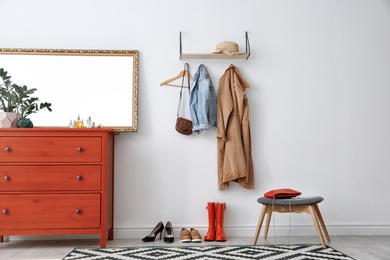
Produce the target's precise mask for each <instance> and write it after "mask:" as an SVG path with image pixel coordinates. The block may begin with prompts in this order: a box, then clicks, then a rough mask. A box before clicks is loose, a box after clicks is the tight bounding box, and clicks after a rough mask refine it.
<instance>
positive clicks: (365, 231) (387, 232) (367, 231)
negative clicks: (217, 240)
mask: <svg viewBox="0 0 390 260" xmlns="http://www.w3.org/2000/svg"><path fill="white" fill-rule="evenodd" d="M188 228H190V227H188ZM194 228H196V229H197V230H198V231H199V233H200V234H201V235H204V234H206V232H207V228H205V227H194ZM180 229H181V228H174V232H175V236H179V234H180ZM327 230H328V233H329V235H330V236H390V225H330V226H327ZM224 231H225V234H226V236H230V237H253V236H254V235H255V232H256V227H254V226H251V227H225V228H224ZM150 232H151V229H148V230H146V229H140V228H119V229H115V232H114V233H115V237H116V238H122V239H126V238H142V237H144V236H146V235H148V234H149V233H150ZM263 232H264V227H263V228H262V229H261V232H260V235H262V234H263ZM268 232H269V233H268V235H269V236H273V235H274V232H275V236H288V235H289V233H290V235H291V236H317V232H316V229H315V227H314V225H313V226H309V225H307V226H306V225H305V226H291V231H290V230H289V227H288V226H277V227H275V230H274V228H273V226H270V229H269V231H268Z"/></svg>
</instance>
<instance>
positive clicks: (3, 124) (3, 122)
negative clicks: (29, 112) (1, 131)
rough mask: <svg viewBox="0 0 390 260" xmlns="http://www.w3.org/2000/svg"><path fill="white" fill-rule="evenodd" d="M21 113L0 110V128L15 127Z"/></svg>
mask: <svg viewBox="0 0 390 260" xmlns="http://www.w3.org/2000/svg"><path fill="white" fill-rule="evenodd" d="M20 118H21V114H19V113H15V112H0V128H15V127H17V124H18V122H19V120H20Z"/></svg>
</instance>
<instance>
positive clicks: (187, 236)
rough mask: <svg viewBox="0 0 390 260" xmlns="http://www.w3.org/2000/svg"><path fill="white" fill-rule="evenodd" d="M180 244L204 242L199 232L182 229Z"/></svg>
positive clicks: (193, 229)
mask: <svg viewBox="0 0 390 260" xmlns="http://www.w3.org/2000/svg"><path fill="white" fill-rule="evenodd" d="M180 242H181V243H190V242H192V243H200V242H202V236H201V235H200V234H199V232H198V230H196V229H195V228H191V229H190V230H188V229H186V228H182V229H181V231H180Z"/></svg>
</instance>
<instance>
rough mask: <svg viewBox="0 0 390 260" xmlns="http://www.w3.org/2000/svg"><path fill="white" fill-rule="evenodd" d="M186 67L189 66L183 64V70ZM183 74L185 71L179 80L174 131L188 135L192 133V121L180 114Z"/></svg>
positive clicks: (186, 68)
mask: <svg viewBox="0 0 390 260" xmlns="http://www.w3.org/2000/svg"><path fill="white" fill-rule="evenodd" d="M188 68H189V66H188V63H186V64H184V70H188ZM184 74H185V73H183V79H182V81H181V89H180V97H179V105H178V107H177V118H176V125H175V129H176V131H178V132H179V133H181V134H183V135H190V134H192V121H191V120H189V119H186V118H184V117H181V116H180V107H181V99H182V95H183V87H184ZM187 78H188V77H187ZM188 93H190V78H188Z"/></svg>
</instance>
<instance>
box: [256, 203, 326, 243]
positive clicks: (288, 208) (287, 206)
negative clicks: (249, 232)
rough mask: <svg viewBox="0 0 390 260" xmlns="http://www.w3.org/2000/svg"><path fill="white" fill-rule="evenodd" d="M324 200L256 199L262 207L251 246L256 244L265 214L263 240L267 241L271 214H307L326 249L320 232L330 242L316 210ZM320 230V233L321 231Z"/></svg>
mask: <svg viewBox="0 0 390 260" xmlns="http://www.w3.org/2000/svg"><path fill="white" fill-rule="evenodd" d="M323 200H324V198H323V197H320V196H314V197H299V198H291V199H270V198H266V197H260V198H258V199H257V202H258V203H260V204H262V205H263V208H262V210H261V214H260V218H259V223H258V225H257V229H256V234H255V237H254V239H253V244H254V245H256V244H257V239H258V237H259V234H260V230H261V226H262V225H263V220H264V217H265V215H266V214H267V222H266V226H265V231H264V239H267V235H268V230H269V224H270V222H271V216H272V213H273V212H279V213H302V212H305V213H308V214H310V215H311V216H312V219H313V222H314V226H315V227H316V230H317V234H318V237H319V238H320V241H321V244H322V247H323V248H326V244H325V241H324V237H323V235H322V231H323V232H324V234H325V236H326V239H327V240H328V242H330V237H329V234H328V231H327V230H326V226H325V223H324V220H323V218H322V215H321V212H320V209H319V208H318V203H320V202H321V201H323ZM321 228H322V231H321Z"/></svg>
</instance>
